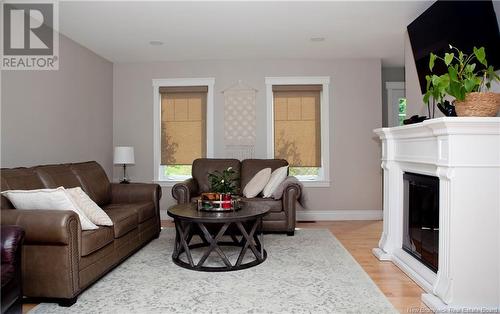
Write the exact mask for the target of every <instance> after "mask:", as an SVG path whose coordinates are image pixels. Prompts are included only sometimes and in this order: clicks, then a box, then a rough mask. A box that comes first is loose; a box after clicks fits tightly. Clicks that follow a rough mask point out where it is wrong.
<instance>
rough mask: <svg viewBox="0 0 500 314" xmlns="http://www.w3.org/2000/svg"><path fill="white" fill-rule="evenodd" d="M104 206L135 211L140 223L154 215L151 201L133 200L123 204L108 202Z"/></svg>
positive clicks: (153, 205)
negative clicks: (133, 201) (108, 203)
mask: <svg viewBox="0 0 500 314" xmlns="http://www.w3.org/2000/svg"><path fill="white" fill-rule="evenodd" d="M105 208H123V209H126V210H131V211H134V212H135V213H137V222H138V223H142V222H144V221H146V220H148V219H149V218H152V217H154V216H155V214H156V213H155V204H154V203H153V202H148V201H146V202H135V203H123V204H110V205H108V206H106V207H105Z"/></svg>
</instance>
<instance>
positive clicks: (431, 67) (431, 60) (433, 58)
mask: <svg viewBox="0 0 500 314" xmlns="http://www.w3.org/2000/svg"><path fill="white" fill-rule="evenodd" d="M435 61H436V55H435V54H433V53H432V52H431V54H430V56H429V70H431V72H432V69H433V68H434V62H435Z"/></svg>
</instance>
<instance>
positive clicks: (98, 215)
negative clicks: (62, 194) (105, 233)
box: [66, 187, 113, 226]
mask: <svg viewBox="0 0 500 314" xmlns="http://www.w3.org/2000/svg"><path fill="white" fill-rule="evenodd" d="M66 193H68V195H69V196H70V197H71V199H72V200H73V201H74V202H75V203H76V205H78V207H79V208H80V209H81V210H82V212H83V213H84V214H85V216H87V218H88V219H89V220H90V221H92V222H93V223H94V224H96V225H99V226H112V225H113V222H112V221H111V218H109V216H108V214H106V212H104V210H102V209H101V208H100V207H99V205H97V204H96V203H95V202H94V201H93V200H92V199H91V198H90V197H89V196H88V195H87V194H86V193H85V192H84V191H83V190H82V188H81V187H76V188H71V189H66Z"/></svg>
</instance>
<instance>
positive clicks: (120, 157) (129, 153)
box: [114, 146, 135, 165]
mask: <svg viewBox="0 0 500 314" xmlns="http://www.w3.org/2000/svg"><path fill="white" fill-rule="evenodd" d="M114 163H115V164H117V165H130V164H134V163H135V159H134V148H133V147H132V146H116V147H115V157H114Z"/></svg>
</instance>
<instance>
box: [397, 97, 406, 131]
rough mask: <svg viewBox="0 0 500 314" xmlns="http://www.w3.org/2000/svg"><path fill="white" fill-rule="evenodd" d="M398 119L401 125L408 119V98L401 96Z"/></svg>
mask: <svg viewBox="0 0 500 314" xmlns="http://www.w3.org/2000/svg"><path fill="white" fill-rule="evenodd" d="M398 119H399V125H403V121H404V120H405V119H406V98H399V108H398Z"/></svg>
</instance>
